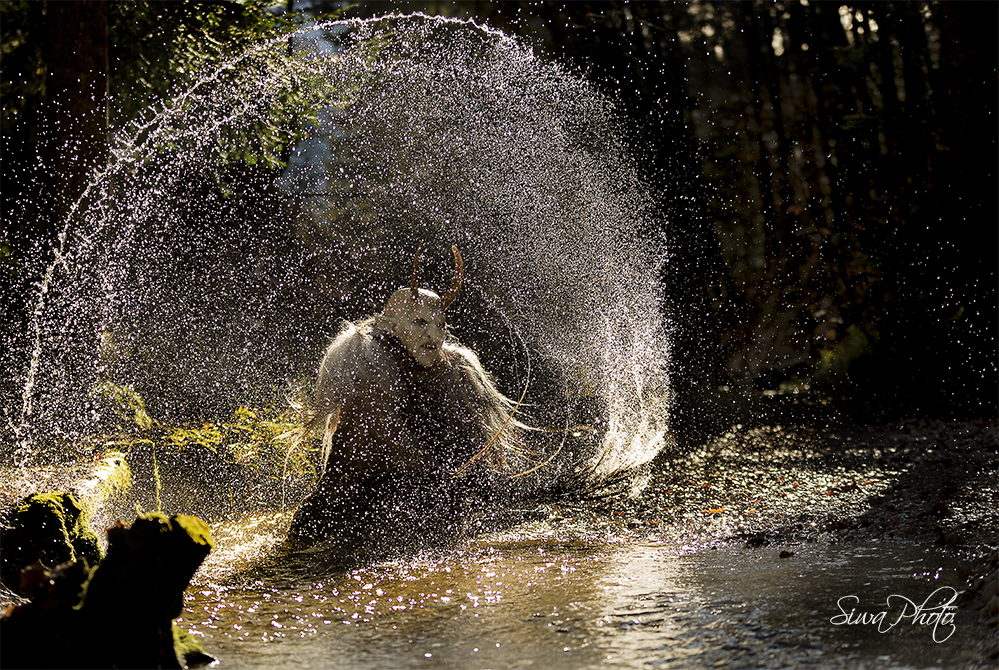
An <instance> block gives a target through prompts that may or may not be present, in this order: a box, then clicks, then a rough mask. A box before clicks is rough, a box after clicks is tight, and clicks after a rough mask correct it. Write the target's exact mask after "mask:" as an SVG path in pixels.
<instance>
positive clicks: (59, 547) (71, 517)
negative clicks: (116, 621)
mask: <svg viewBox="0 0 999 670" xmlns="http://www.w3.org/2000/svg"><path fill="white" fill-rule="evenodd" d="M87 521H88V519H87V518H86V517H85V515H84V514H83V508H82V507H81V505H80V503H79V502H77V500H76V498H75V497H74V496H73V494H72V493H69V492H67V491H51V492H49V493H32V494H31V495H30V496H28V497H27V498H25V499H24V500H23V501H22V502H21V505H20V506H19V507H17V508H15V509H13V510H12V511H11V512H10V513H8V516H7V518H5V519H4V522H3V526H4V529H3V536H2V539H0V549H2V555H0V581H2V582H3V583H4V584H5V585H6V586H7V587H8V588H10V589H11V590H14V591H18V590H19V581H20V575H21V571H22V570H24V569H25V568H26V567H28V566H29V565H31V564H33V563H35V562H40V563H41V564H42V565H43V566H45V567H48V568H55V567H56V566H57V565H61V564H63V563H70V562H74V561H77V560H80V559H84V560H86V561H87V563H88V564H89V565H96V564H97V563H98V562H100V560H101V549H100V545H99V544H98V543H97V535H96V534H95V533H94V531H92V530H91V529H90V526H89V525H87ZM21 593H22V595H26V594H24V592H23V591H21Z"/></svg>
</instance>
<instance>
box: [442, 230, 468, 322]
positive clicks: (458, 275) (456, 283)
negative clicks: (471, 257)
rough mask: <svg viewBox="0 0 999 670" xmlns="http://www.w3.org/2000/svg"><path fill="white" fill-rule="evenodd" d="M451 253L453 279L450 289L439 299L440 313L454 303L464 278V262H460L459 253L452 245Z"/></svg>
mask: <svg viewBox="0 0 999 670" xmlns="http://www.w3.org/2000/svg"><path fill="white" fill-rule="evenodd" d="M451 253H453V254H454V279H452V280H451V288H449V289H448V290H447V293H445V294H444V297H443V298H442V299H441V311H443V310H446V309H447V308H448V306H449V305H450V304H451V303H452V302H454V299H455V298H457V297H458V291H460V290H461V282H462V281H463V280H464V278H465V262H464V261H463V260H461V252H459V251H458V247H456V246H454V245H453V244H452V245H451Z"/></svg>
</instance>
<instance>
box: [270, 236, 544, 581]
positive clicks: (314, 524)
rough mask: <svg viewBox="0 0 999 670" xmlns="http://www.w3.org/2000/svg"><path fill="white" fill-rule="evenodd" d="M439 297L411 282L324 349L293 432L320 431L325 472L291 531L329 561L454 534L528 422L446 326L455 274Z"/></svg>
mask: <svg viewBox="0 0 999 670" xmlns="http://www.w3.org/2000/svg"><path fill="white" fill-rule="evenodd" d="M452 251H453V252H454V258H455V272H454V279H453V281H452V283H451V287H450V289H449V290H448V291H447V293H446V294H445V295H444V297H443V298H442V297H440V296H439V295H438V294H436V293H434V292H433V291H430V290H427V289H421V288H419V287H418V286H417V282H418V275H419V251H417V255H416V258H415V260H414V264H413V265H414V267H413V277H412V281H411V285H410V286H409V287H407V288H401V289H399V290H397V291H396V292H395V293H393V294H392V296H391V297H390V298H389V300H388V302H387V303H386V305H385V309H384V310H383V311H382V313H381V314H378V315H376V316H373V317H369V318H367V319H364V320H362V321H360V322H357V323H352V324H347V325H346V327H345V328H344V329H343V330H342V331H341V332H340V334H339V335H338V336H337V338H336V339H335V340H334V341H333V343H332V344H331V345H330V346H329V348H328V349H327V351H326V354H325V356H324V357H323V361H322V365H321V366H320V370H319V378H318V381H317V383H316V393H315V398H314V402H313V403H312V405H311V406H310V407H307V408H303V409H304V415H305V418H306V420H305V422H304V426H303V428H302V432H301V436H302V437H303V438H304V437H306V436H307V435H309V434H311V433H313V432H321V434H322V440H323V462H324V466H325V470H324V472H323V475H322V477H321V479H320V481H319V485H318V487H317V489H316V490H315V491H314V492H313V493H312V494H311V495H310V496H309V497H308V498H306V499H305V501H304V502H303V503H302V505H301V506H300V507H299V509H298V511H297V512H296V514H295V516H294V519H293V521H292V525H291V531H290V534H289V538H290V540H291V541H292V542H293V543H295V544H297V545H299V546H314V547H316V548H317V549H319V550H320V551H321V552H322V553H323V554H324V555H326V556H329V557H330V558H329V560H330V562H331V563H332V564H336V563H337V562H339V563H342V564H344V565H347V564H350V563H356V562H357V561H359V560H372V559H379V558H384V557H387V556H390V555H392V554H393V553H397V552H398V551H402V550H405V551H408V552H412V551H414V550H418V549H419V548H421V547H425V546H433V545H438V544H442V543H446V542H447V541H448V540H450V541H453V540H454V539H455V538H456V537H458V536H460V535H461V533H462V530H463V525H464V521H465V519H467V517H468V514H467V511H468V506H469V505H471V504H474V501H476V500H480V501H481V500H482V499H483V498H488V497H489V496H491V495H493V494H494V493H495V490H494V488H495V486H494V485H495V484H496V482H497V481H499V478H498V477H497V476H496V471H498V470H502V469H503V468H504V466H505V460H506V459H505V456H506V453H507V452H508V451H509V450H511V449H514V448H516V445H517V444H518V443H519V440H520V436H521V434H522V432H523V430H524V429H526V428H527V427H526V426H525V425H524V424H521V423H519V422H517V421H516V420H514V419H512V412H513V411H514V404H513V403H512V402H511V401H510V400H509V399H508V398H506V397H504V396H503V395H502V394H501V393H500V392H499V391H498V390H497V389H496V387H495V385H494V384H493V382H492V380H491V379H490V377H489V375H488V374H487V373H486V372H485V370H483V368H482V365H481V364H480V363H479V359H478V357H477V356H476V355H475V352H473V351H472V350H471V349H468V348H465V347H462V346H460V345H459V344H458V343H457V342H455V341H454V340H453V339H452V338H451V337H449V335H448V333H447V324H446V321H445V312H446V311H447V309H448V307H449V306H450V305H451V303H452V302H453V301H454V299H455V298H456V297H457V295H458V291H459V290H460V288H461V283H462V278H463V265H462V259H461V254H459V253H458V250H457V248H455V247H452Z"/></svg>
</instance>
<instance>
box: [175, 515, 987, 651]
mask: <svg viewBox="0 0 999 670" xmlns="http://www.w3.org/2000/svg"><path fill="white" fill-rule="evenodd" d="M286 523H287V516H286V515H281V514H277V515H267V516H261V517H257V518H256V519H254V520H253V521H251V522H250V523H246V524H239V525H234V526H230V527H225V526H220V527H219V528H218V530H217V531H216V536H217V542H218V545H219V547H218V551H217V552H216V553H215V554H214V555H213V556H212V557H211V558H209V560H208V562H207V564H206V565H205V566H204V567H203V569H202V570H201V572H199V574H198V575H197V576H196V578H195V583H194V584H193V585H192V587H191V589H189V592H188V595H187V599H186V604H185V611H184V613H183V615H182V621H181V623H180V625H181V626H182V627H183V628H185V629H187V630H190V631H191V632H192V633H194V634H195V635H197V636H199V638H200V639H201V640H202V642H203V644H204V646H205V649H206V651H207V652H208V653H209V654H211V655H213V656H215V657H216V658H217V659H218V660H219V664H220V665H219V667H222V668H265V667H266V668H271V667H289V668H320V667H323V668H387V667H392V668H468V669H471V668H550V669H559V668H566V669H569V668H571V669H582V668H603V667H617V668H636V667H669V668H674V667H675V668H703V667H726V668H738V667H745V668H785V667H795V668H797V667H817V668H857V667H871V668H875V667H877V668H906V667H916V668H925V667H940V668H954V667H965V666H967V665H969V664H973V663H974V662H976V661H977V660H978V659H980V658H981V657H982V651H981V649H980V648H979V647H978V646H977V645H978V640H979V639H980V638H979V634H978V632H977V631H976V629H975V622H974V621H973V620H972V618H971V616H970V615H969V614H967V613H963V612H959V613H958V614H957V615H956V617H955V618H954V621H953V624H954V625H953V626H950V625H943V624H940V625H937V626H936V627H934V626H933V625H929V624H928V623H926V622H927V621H928V620H925V619H924V621H923V622H918V623H914V622H913V621H914V619H913V617H911V616H906V617H905V618H902V619H900V620H898V615H899V614H903V612H902V611H901V609H900V603H902V601H901V600H900V599H899V598H900V597H904V598H907V599H908V600H910V601H912V602H913V603H916V604H922V603H924V601H927V600H928V599H929V600H932V602H931V604H933V605H936V604H940V602H942V600H941V596H947V595H949V594H950V593H952V592H951V591H949V590H948V588H947V587H954V588H956V589H960V588H961V587H960V584H959V580H958V579H957V576H956V572H955V569H954V567H955V565H954V564H955V559H954V557H953V555H952V554H946V553H944V552H942V551H940V550H935V549H930V550H927V549H924V548H920V547H916V546H914V545H909V544H902V543H888V544H884V545H878V544H874V545H869V546H831V545H827V544H813V545H807V546H805V547H803V548H801V547H799V548H797V549H796V550H795V551H794V552H793V553H792V554H791V555H790V556H787V557H785V558H780V554H779V553H778V551H777V550H775V549H773V548H759V549H745V548H739V549H734V548H726V549H723V550H711V549H707V548H693V550H691V548H687V549H686V550H685V551H679V550H678V549H677V548H676V547H674V546H670V545H667V544H664V543H662V542H658V541H656V539H655V538H654V537H651V538H645V539H643V540H639V541H636V540H634V539H627V538H625V536H624V535H616V534H615V533H614V532H609V533H608V532H607V529H604V532H602V533H599V534H598V533H595V532H592V529H590V530H583V529H579V530H575V529H573V528H572V524H566V522H565V519H564V518H562V520H561V521H560V522H559V523H557V524H553V523H550V522H547V521H536V522H531V523H527V524H524V525H521V526H518V527H516V528H515V529H512V530H507V531H503V532H497V533H492V534H489V535H485V536H482V537H479V538H476V539H474V540H472V541H469V542H467V543H465V544H463V545H462V546H460V547H459V548H457V549H455V550H453V551H450V552H445V553H442V554H440V555H437V556H433V557H420V558H416V559H412V560H408V561H403V562H393V563H386V564H382V565H378V566H373V567H370V568H366V569H363V570H358V571H355V572H352V573H349V574H346V575H343V576H340V577H336V578H329V579H322V580H316V579H315V578H311V579H310V578H308V577H305V576H303V575H296V574H295V573H294V572H293V571H289V569H288V568H287V566H281V567H271V568H267V567H259V565H258V566H257V567H256V568H254V567H253V564H254V561H255V560H256V561H259V560H260V557H261V556H264V555H266V553H267V549H266V545H267V544H268V543H271V542H277V541H278V540H279V539H280V538H281V537H282V526H283V525H285V524H286ZM789 553H790V552H789ZM254 557H256V558H255V559H254ZM941 587H943V588H944V590H943V591H941V592H938V593H937V594H936V596H934V595H933V594H934V592H935V591H937V589H940V588H941ZM893 594H894V595H895V596H896V598H895V599H894V600H893V601H892V602H893V605H894V607H892V608H891V611H890V613H889V616H888V617H886V619H887V623H883V624H882V628H885V629H887V630H886V632H884V633H881V632H879V631H878V626H877V624H876V623H868V622H869V621H870V619H869V618H868V622H865V623H857V624H853V625H847V624H843V625H835V624H834V623H832V621H834V620H835V617H837V616H838V615H839V616H842V615H843V611H844V610H841V609H840V608H839V606H838V605H837V603H838V602H842V603H843V607H844V609H845V611H846V612H850V611H851V610H852V609H854V608H856V610H857V612H858V613H863V612H866V613H869V614H870V615H871V616H873V615H875V614H877V613H878V612H880V611H882V610H888V609H889V607H888V606H887V605H886V600H887V599H888V597H889V596H891V595H893ZM851 595H853V596H856V597H857V598H858V599H859V601H858V600H854V601H848V600H844V601H841V600H840V599H841V598H843V597H844V596H851ZM934 598H935V600H934ZM912 607H914V606H912ZM912 607H910V609H909V610H908V612H907V614H911V613H912V612H913V611H914V610H913V609H912ZM937 611H940V610H937ZM895 620H898V623H897V625H895V626H893V627H890V629H888V624H890V623H891V622H892V621H895Z"/></svg>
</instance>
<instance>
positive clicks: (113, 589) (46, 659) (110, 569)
mask: <svg viewBox="0 0 999 670" xmlns="http://www.w3.org/2000/svg"><path fill="white" fill-rule="evenodd" d="M211 548H212V540H211V535H210V533H209V530H208V527H207V526H206V525H205V524H204V523H203V522H202V521H201V520H200V519H197V518H195V517H190V516H184V515H176V516H174V517H171V518H167V517H166V516H164V515H162V514H157V513H151V514H144V515H140V516H139V518H137V519H136V520H135V522H134V523H133V524H132V526H131V527H127V526H124V525H122V524H121V522H118V525H117V526H115V527H114V528H111V529H110V530H108V553H107V556H106V557H105V559H104V561H103V562H102V563H101V564H100V565H99V566H98V567H97V568H96V569H91V568H89V567H88V566H87V563H86V561H85V560H81V561H70V562H67V563H64V564H63V565H61V566H59V567H57V568H55V569H48V568H45V567H43V566H41V565H40V564H39V565H37V566H33V567H31V568H29V569H28V570H25V571H24V573H22V576H23V579H22V584H23V585H24V587H25V590H26V591H27V592H30V593H31V594H32V600H31V602H29V603H27V604H25V605H18V606H16V607H13V608H11V610H10V611H8V613H7V615H6V616H5V617H4V618H3V620H2V622H0V630H2V637H3V641H4V644H3V646H2V648H0V665H2V666H3V667H25V668H30V667H91V668H108V667H119V668H122V667H124V668H180V667H182V663H181V661H182V660H183V661H184V665H187V666H192V665H203V664H205V663H210V662H211V661H212V659H211V658H210V657H208V656H207V655H205V654H204V651H203V650H202V649H201V647H200V645H199V644H198V643H197V642H196V641H195V640H193V639H191V638H190V637H189V636H187V635H185V634H184V633H183V632H182V631H180V630H178V629H176V627H175V626H174V625H173V623H172V620H173V619H174V618H176V617H177V616H179V615H180V613H181V610H182V609H183V598H184V589H186V588H187V585H188V583H189V581H190V579H191V577H193V576H194V573H195V571H196V570H197V569H198V566H200V565H201V562H202V561H203V560H204V559H205V557H206V556H207V555H208V553H209V551H211Z"/></svg>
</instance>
